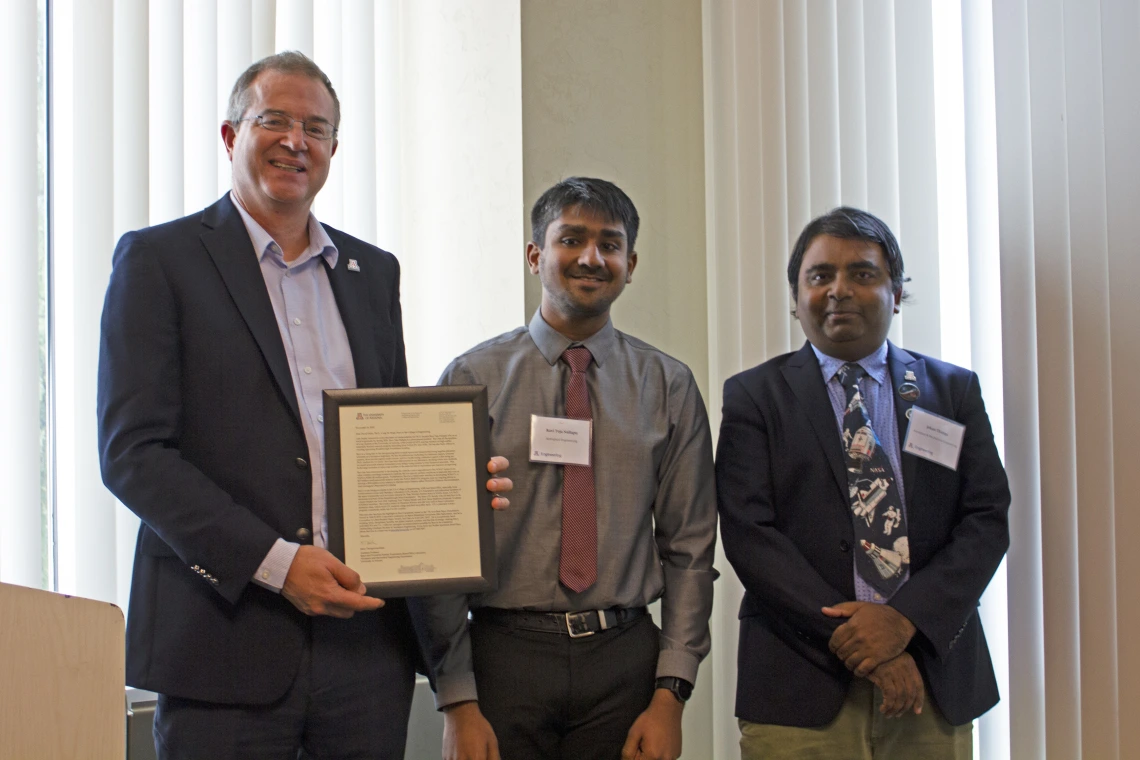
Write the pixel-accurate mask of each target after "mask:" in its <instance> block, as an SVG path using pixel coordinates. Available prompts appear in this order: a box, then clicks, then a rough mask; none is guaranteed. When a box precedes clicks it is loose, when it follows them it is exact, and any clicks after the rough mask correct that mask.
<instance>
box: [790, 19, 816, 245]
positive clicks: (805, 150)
mask: <svg viewBox="0 0 1140 760" xmlns="http://www.w3.org/2000/svg"><path fill="white" fill-rule="evenodd" d="M783 21H784V35H783V37H784V94H785V100H784V104H785V105H784V108H785V113H784V118H785V124H786V127H785V132H784V134H785V137H786V142H787V145H786V149H787V154H786V155H787V158H786V163H787V196H788V235H789V236H790V237H791V239H792V240H795V238H796V236H797V235H799V232H800V230H801V229H803V226H804V225H805V224H807V223H808V222H809V221H810V220H811V218H812V205H811V198H812V189H811V158H810V156H811V141H810V140H809V135H810V133H811V130H810V128H811V120H810V113H809V109H808V104H809V102H810V98H809V97H808V20H807V6H806V5H805V4H804V3H803V2H801V0H785V2H784V9H783ZM789 250H790V249H789Z"/></svg>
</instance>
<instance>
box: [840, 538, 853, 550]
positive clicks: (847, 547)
mask: <svg viewBox="0 0 1140 760" xmlns="http://www.w3.org/2000/svg"><path fill="white" fill-rule="evenodd" d="M839 551H841V552H849V551H851V544H849V543H847V539H843V540H842V541H840V542H839Z"/></svg>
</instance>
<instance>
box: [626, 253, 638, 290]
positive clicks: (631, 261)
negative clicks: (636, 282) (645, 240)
mask: <svg viewBox="0 0 1140 760" xmlns="http://www.w3.org/2000/svg"><path fill="white" fill-rule="evenodd" d="M626 263H627V264H628V266H627V267H626V270H625V284H626V285H628V284H630V283H631V282H633V270H634V269H636V268H637V251H630V252H629V256H627V257H626Z"/></svg>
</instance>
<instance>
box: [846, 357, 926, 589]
mask: <svg viewBox="0 0 1140 760" xmlns="http://www.w3.org/2000/svg"><path fill="white" fill-rule="evenodd" d="M838 374H839V382H840V383H841V384H842V385H843V390H844V391H845V392H846V394H847V411H845V412H844V413H843V445H844V448H845V449H846V450H847V491H848V495H849V496H850V499H851V520H852V522H853V525H854V527H855V540H856V542H857V543H858V545H859V547H861V551H856V552H855V569H856V571H857V572H858V573H859V576H860V577H861V578H862V579H863V580H864V581H866V582H867V583H868V584H869V585H870V586H871V587H873V588H874V589H875V590H876V591H878V592H879V593H881V594H883V595H884V596H888V597H889V596H890V595H891V594H893V593H894V592H895V590H896V589H898V587H899V586H900V585H901V584H902V582H903V579H904V578H905V577H906V572H907V570H908V569H909V568H910V546H909V544H908V542H907V537H906V519H905V517H904V516H903V511H902V505H901V504H900V502H899V491H898V487H897V486H896V485H895V474H894V471H893V469H892V468H891V462H890V460H889V459H887V454H886V452H885V451H883V450H882V447H881V446H880V445H879V437H878V436H877V435H875V431H874V430H873V429H872V428H871V416H870V415H869V414H868V413H867V407H866V406H865V405H864V404H863V394H862V393H861V392H860V391H859V379H860V378H862V377H864V376H865V375H866V373H865V372H864V371H863V368H862V367H860V366H859V365H858V364H844V365H843V366H842V367H841V368H840V369H839V373H838Z"/></svg>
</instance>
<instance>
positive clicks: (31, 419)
mask: <svg viewBox="0 0 1140 760" xmlns="http://www.w3.org/2000/svg"><path fill="white" fill-rule="evenodd" d="M37 5H38V3H37V2H36V0H17V2H15V3H12V4H10V5H8V7H7V8H6V9H5V19H4V23H3V24H2V25H0V91H2V92H3V93H4V103H5V107H6V108H7V109H8V110H9V113H11V114H12V117H13V118H11V119H9V120H8V121H9V124H8V129H7V130H6V132H7V134H6V136H5V137H6V140H7V143H8V146H9V148H10V149H9V150H8V151H7V153H8V155H7V157H6V158H5V160H4V164H5V166H4V181H3V182H0V208H3V209H5V211H6V213H8V214H9V219H11V220H12V223H11V224H9V225H8V234H7V235H6V237H7V238H8V240H7V244H6V247H7V248H8V255H7V256H6V263H5V267H4V277H3V279H0V324H3V325H4V326H5V327H4V344H3V345H4V354H5V356H6V357H7V361H6V368H5V371H4V373H3V375H2V379H0V394H3V397H4V398H5V399H7V400H8V403H7V405H6V406H7V410H6V411H5V414H4V415H3V417H2V418H0V482H2V483H4V484H5V490H6V493H5V495H4V498H3V499H0V525H3V526H4V527H3V530H0V580H2V581H4V582H5V583H19V584H21V585H24V586H34V587H37V588H39V587H42V586H43V585H44V582H45V580H46V577H45V573H44V554H43V549H44V546H45V538H46V537H45V536H44V532H43V530H42V527H41V523H42V522H43V517H44V513H43V505H42V503H41V499H40V385H41V380H40V349H39V294H40V293H41V288H40V278H39V255H38V252H39V251H40V249H41V246H42V242H41V238H40V235H39V233H38V226H39V225H38V223H39V221H40V220H42V219H43V216H42V210H41V207H40V198H39V193H38V191H37V187H38V185H39V170H38V167H37V165H36V163H37V153H38V151H37V150H36V144H37V134H36V133H37V120H36V109H37V92H36V80H37V70H38V68H39V62H38V60H37V55H36V40H37V38H38V36H39V35H38V34H37V21H36V6H37Z"/></svg>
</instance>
